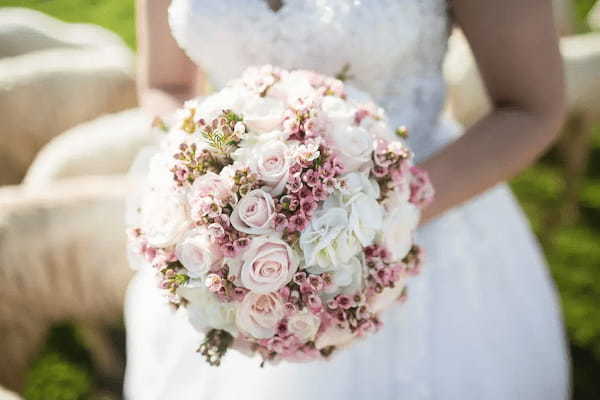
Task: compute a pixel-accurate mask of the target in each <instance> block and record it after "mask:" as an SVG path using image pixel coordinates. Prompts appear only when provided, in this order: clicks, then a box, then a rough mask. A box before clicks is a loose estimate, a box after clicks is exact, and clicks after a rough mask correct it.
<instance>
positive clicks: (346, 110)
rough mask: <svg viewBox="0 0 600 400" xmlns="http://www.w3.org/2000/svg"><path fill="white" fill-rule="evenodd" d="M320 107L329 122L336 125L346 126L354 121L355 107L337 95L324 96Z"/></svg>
mask: <svg viewBox="0 0 600 400" xmlns="http://www.w3.org/2000/svg"><path fill="white" fill-rule="evenodd" d="M321 108H322V110H323V112H324V114H325V116H326V118H327V119H328V120H329V122H330V123H332V124H334V125H336V126H347V125H351V124H352V123H353V122H354V114H355V113H356V107H353V106H352V104H350V103H349V102H347V101H345V100H343V99H340V98H339V97H337V96H325V97H323V100H322V102H321Z"/></svg>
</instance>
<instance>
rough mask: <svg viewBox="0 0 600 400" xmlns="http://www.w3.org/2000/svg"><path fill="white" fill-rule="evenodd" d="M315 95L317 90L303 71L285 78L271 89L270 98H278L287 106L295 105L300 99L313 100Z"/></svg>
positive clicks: (295, 72)
mask: <svg viewBox="0 0 600 400" xmlns="http://www.w3.org/2000/svg"><path fill="white" fill-rule="evenodd" d="M315 95H316V91H315V89H314V88H313V87H312V85H311V84H310V81H309V80H308V79H306V75H305V74H303V73H302V71H293V72H292V73H290V74H287V75H285V76H283V78H282V79H281V80H280V81H279V82H277V83H275V84H274V85H273V86H272V87H271V88H270V89H269V97H274V98H277V99H279V100H281V101H283V102H284V103H286V104H287V105H293V104H295V103H296V101H297V100H298V99H312V98H313V97H314V96H315Z"/></svg>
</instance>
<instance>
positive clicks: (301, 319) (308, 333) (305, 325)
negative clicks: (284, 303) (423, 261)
mask: <svg viewBox="0 0 600 400" xmlns="http://www.w3.org/2000/svg"><path fill="white" fill-rule="evenodd" d="M319 325H321V320H320V319H319V317H317V316H316V315H314V314H313V313H311V312H310V311H308V310H307V309H306V308H305V309H304V310H302V311H300V312H298V313H296V314H294V315H292V316H291V317H289V318H288V323H287V328H288V331H289V332H290V333H293V334H294V335H296V337H298V339H300V341H301V342H308V341H309V340H313V339H314V338H315V335H316V334H317V331H318V330H319Z"/></svg>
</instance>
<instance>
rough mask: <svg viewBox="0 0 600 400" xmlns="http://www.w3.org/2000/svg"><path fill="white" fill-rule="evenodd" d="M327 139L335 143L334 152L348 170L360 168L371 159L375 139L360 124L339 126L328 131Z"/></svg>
mask: <svg viewBox="0 0 600 400" xmlns="http://www.w3.org/2000/svg"><path fill="white" fill-rule="evenodd" d="M326 138H327V140H328V141H329V142H330V143H331V144H332V145H333V150H334V153H335V154H336V155H337V156H338V158H339V160H340V161H341V162H342V163H343V164H344V170H345V171H346V172H352V171H356V170H358V169H360V168H361V167H362V166H364V165H365V164H367V163H368V162H369V161H370V160H371V153H372V152H373V139H372V138H371V135H370V134H369V132H368V131H367V130H366V129H364V128H362V127H360V126H352V125H346V126H339V127H334V128H333V129H330V130H328V131H327V132H326Z"/></svg>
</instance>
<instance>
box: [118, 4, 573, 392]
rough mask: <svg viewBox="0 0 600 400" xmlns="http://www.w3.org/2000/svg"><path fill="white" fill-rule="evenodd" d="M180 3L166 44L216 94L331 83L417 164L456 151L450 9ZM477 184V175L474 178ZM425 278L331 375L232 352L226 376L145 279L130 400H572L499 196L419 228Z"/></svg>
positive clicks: (537, 284)
mask: <svg viewBox="0 0 600 400" xmlns="http://www.w3.org/2000/svg"><path fill="white" fill-rule="evenodd" d="M283 3H284V5H283V7H282V8H281V9H280V10H279V11H278V12H273V11H272V10H271V9H270V8H269V6H268V5H267V3H266V1H265V0H174V1H173V3H172V5H171V8H170V23H171V26H172V30H173V34H174V36H175V38H176V39H177V41H178V43H179V44H180V45H181V47H182V48H184V49H185V51H186V52H187V54H189V56H190V57H191V58H192V59H193V60H194V61H195V62H197V63H198V65H199V66H200V67H201V68H202V70H203V71H205V73H206V74H207V76H208V77H209V79H210V80H211V83H212V84H213V86H214V87H217V88H219V87H221V86H222V85H223V84H225V83H226V82H227V81H228V80H229V79H231V78H234V77H236V76H238V75H239V74H240V72H241V71H242V70H243V69H244V68H245V67H247V66H248V65H259V64H265V63H271V64H274V65H279V66H282V67H286V68H307V69H313V70H316V71H320V72H323V73H326V74H335V73H336V72H338V71H340V70H341V69H342V67H343V66H344V65H345V64H349V65H350V75H351V79H350V83H352V84H354V85H355V86H358V87H359V88H361V89H364V90H366V91H368V92H369V93H371V95H372V96H373V97H374V98H375V100H376V101H377V102H378V103H379V104H380V105H381V106H383V107H384V108H385V109H386V110H387V112H388V114H389V116H390V118H391V120H392V122H393V123H394V124H397V125H400V124H402V125H406V126H407V127H408V128H409V130H410V134H411V138H410V142H411V145H412V147H413V149H414V150H415V152H416V154H417V155H418V157H420V158H421V159H422V158H426V157H428V156H429V155H431V154H432V153H434V152H436V151H438V150H440V149H441V148H442V147H444V146H445V145H446V144H448V143H449V142H451V141H452V140H454V139H455V138H456V137H457V136H458V134H459V129H458V127H457V126H456V125H455V124H453V123H451V122H450V121H447V120H445V119H443V118H442V117H441V116H440V112H441V110H442V106H443V103H444V95H445V89H444V81H443V77H442V72H441V63H442V59H443V57H444V53H445V50H446V42H447V36H448V31H449V18H448V12H447V4H446V1H445V0H284V2H283ZM473 168H477V166H476V165H473ZM418 242H419V243H420V244H421V245H422V246H423V247H424V248H425V249H426V251H427V263H426V265H425V268H424V272H423V273H422V275H420V276H419V277H418V278H416V279H413V280H412V281H411V283H410V288H409V300H408V302H407V303H406V304H405V305H404V306H403V307H397V308H395V309H392V310H389V311H388V312H387V313H386V314H385V315H384V322H385V325H384V327H383V329H382V330H381V331H380V332H379V333H377V334H376V335H374V336H371V337H369V338H367V339H366V340H364V341H361V342H360V343H357V344H356V345H354V346H353V347H351V348H349V349H347V350H344V351H340V352H339V354H337V355H336V356H335V357H334V358H333V359H332V360H331V361H329V362H313V363H307V364H287V363H283V364H280V365H278V366H266V367H265V368H260V367H259V363H260V360H259V359H258V358H248V357H246V356H244V355H242V354H240V353H237V352H235V351H231V352H229V353H228V354H227V356H226V357H225V358H224V360H223V363H222V365H221V367H219V368H215V367H210V366H208V365H207V364H206V363H205V362H204V360H203V359H202V357H201V356H200V355H199V354H197V353H196V352H195V350H196V349H197V347H198V345H199V344H200V342H201V340H202V338H201V337H200V335H199V334H198V333H197V332H196V331H194V330H193V329H192V327H191V326H190V325H189V324H188V322H187V320H186V319H185V316H184V315H183V314H182V313H181V312H174V311H172V310H171V309H170V308H169V307H168V306H167V305H166V303H165V301H164V300H163V298H162V297H161V294H160V292H159V290H158V289H156V283H155V281H154V277H153V276H152V272H138V274H137V276H136V278H135V279H134V281H133V282H132V283H131V286H130V288H129V292H128V296H127V306H126V310H125V311H126V323H127V330H128V340H127V346H128V363H127V374H126V383H125V394H126V397H127V399H130V400H152V399H161V400H165V399H166V400H171V399H173V400H185V399H199V400H236V399H244V400H255V399H260V400H300V399H311V400H318V399H327V400H342V399H344V400H353V399H377V400H388V399H403V400H412V399H461V400H469V399H477V400H480V399H482V400H492V399H493V400H495V399H498V400H515V399H525V400H537V399H544V400H553V399H566V398H567V397H568V375H569V367H568V354H567V351H566V345H565V338H564V332H563V327H562V322H561V315H560V310H559V306H558V303H557V297H556V294H555V290H554V287H553V284H552V281H551V278H550V276H549V275H548V272H547V270H546V266H545V264H544V259H543V256H542V253H541V252H540V249H539V247H538V245H537V243H536V241H535V239H534V237H533V236H532V233H531V232H530V229H529V227H528V225H527V221H526V219H525V217H524V215H523V213H522V211H521V210H520V208H519V206H518V205H517V203H516V202H515V200H514V198H513V196H512V194H511V193H510V190H509V189H508V188H507V187H506V185H499V186H497V187H496V188H494V189H492V190H489V191H488V192H487V193H485V194H483V195H481V196H479V197H478V198H475V199H472V200H471V201H470V202H468V203H467V204H465V205H462V206H460V207H457V208H455V209H453V210H451V211H449V212H447V213H446V214H445V215H444V216H442V217H441V218H438V219H437V220H435V221H433V222H431V223H429V224H428V225H426V226H424V227H422V228H421V229H420V231H419V233H418Z"/></svg>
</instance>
